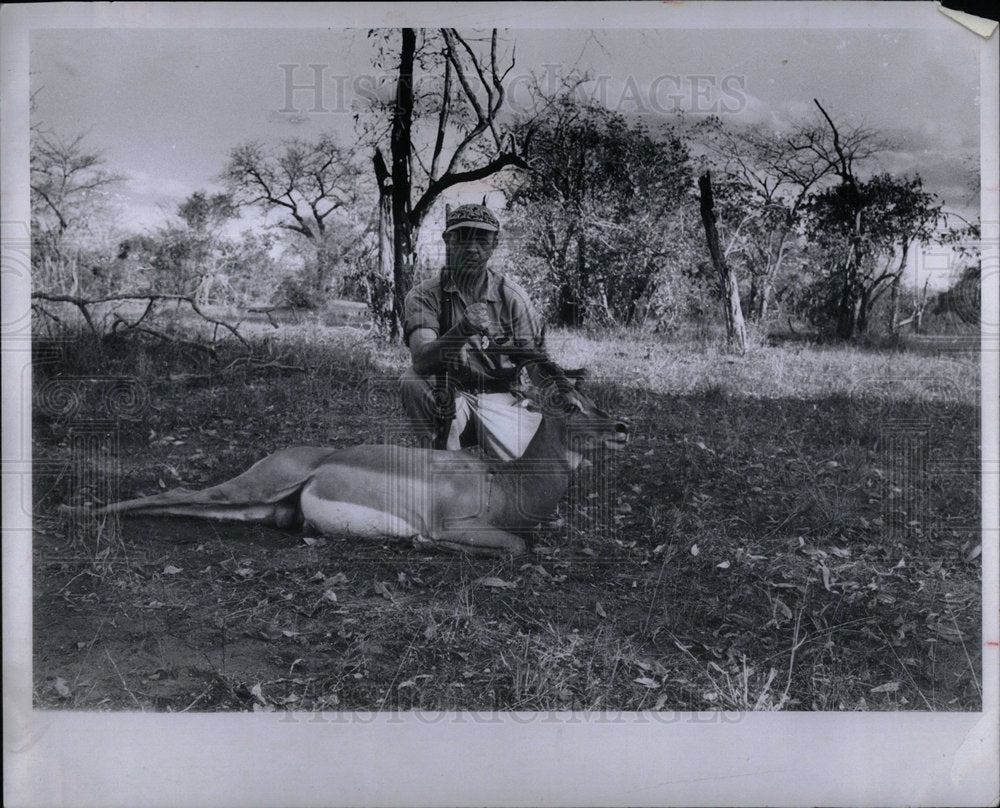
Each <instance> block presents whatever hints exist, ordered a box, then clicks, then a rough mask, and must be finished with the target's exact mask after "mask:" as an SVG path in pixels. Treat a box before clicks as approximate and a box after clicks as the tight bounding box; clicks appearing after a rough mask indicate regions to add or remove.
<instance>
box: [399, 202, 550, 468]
mask: <svg viewBox="0 0 1000 808" xmlns="http://www.w3.org/2000/svg"><path fill="white" fill-rule="evenodd" d="M499 232H500V223H499V221H498V220H497V218H496V217H495V216H494V215H493V213H492V212H491V211H490V210H489V208H487V207H486V206H485V205H462V206H461V207H458V208H455V209H454V210H449V211H448V213H447V215H446V221H445V230H444V243H445V267H444V269H442V270H441V272H440V273H439V274H438V275H437V276H436V277H434V278H432V279H431V280H428V281H425V282H424V283H421V284H419V285H418V286H415V287H414V288H413V289H412V290H410V293H409V294H408V295H407V297H406V304H405V319H404V326H403V328H404V332H403V333H404V337H405V340H406V344H407V346H408V347H409V349H410V357H411V359H412V360H413V366H412V367H411V368H410V369H409V370H408V371H407V372H406V373H405V374H404V375H403V377H402V379H401V380H400V392H401V395H402V399H403V408H404V410H405V411H406V415H407V417H408V418H409V421H410V424H411V425H412V427H413V429H414V431H416V433H417V434H418V435H419V436H420V438H421V440H422V441H423V442H425V443H429V444H431V445H432V446H433V447H434V448H436V449H460V448H461V447H462V446H463V445H469V444H471V443H478V444H479V445H480V446H481V447H482V448H483V449H484V450H485V451H486V452H488V453H490V454H492V455H494V456H495V457H497V458H499V459H500V460H504V461H509V460H514V459H516V458H518V457H520V456H521V454H522V453H523V452H524V450H525V448H527V445H528V443H529V442H530V440H531V438H532V436H533V435H534V433H535V430H536V429H537V428H538V423H539V420H540V416H539V415H538V413H535V412H532V411H529V410H528V409H526V408H524V407H522V406H519V404H518V401H517V400H516V399H515V397H514V396H513V395H511V393H510V391H509V389H508V388H509V383H508V382H505V381H494V380H492V379H491V377H492V376H496V375H501V374H502V372H503V371H504V370H509V369H510V368H512V367H513V365H512V363H511V361H510V359H508V358H507V357H504V356H502V355H499V354H496V353H488V352H487V351H486V349H487V348H488V347H489V345H490V343H491V342H496V343H503V344H504V345H510V346H516V347H533V348H541V347H542V332H541V329H540V325H539V322H538V318H537V316H536V315H535V312H534V309H533V308H532V306H531V302H530V300H529V299H528V295H527V293H526V292H525V291H524V289H522V288H521V287H520V286H519V285H518V284H516V283H514V282H513V281H512V280H510V279H509V278H506V277H504V276H503V275H501V274H500V273H497V272H494V271H493V270H492V269H489V268H488V266H487V264H488V262H489V259H490V257H491V256H492V255H493V251H494V249H495V248H496V244H497V239H498V237H499Z"/></svg>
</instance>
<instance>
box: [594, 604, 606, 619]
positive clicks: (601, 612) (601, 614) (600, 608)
mask: <svg viewBox="0 0 1000 808" xmlns="http://www.w3.org/2000/svg"><path fill="white" fill-rule="evenodd" d="M594 611H595V612H597V616H598V617H607V616H608V613H607V612H606V611H604V607H603V606H602V605H601V602H600V601H597V604H596V605H595V606H594Z"/></svg>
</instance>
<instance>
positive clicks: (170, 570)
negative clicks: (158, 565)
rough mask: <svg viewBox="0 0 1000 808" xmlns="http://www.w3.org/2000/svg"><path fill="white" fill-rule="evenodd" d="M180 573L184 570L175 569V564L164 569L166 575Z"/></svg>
mask: <svg viewBox="0 0 1000 808" xmlns="http://www.w3.org/2000/svg"><path fill="white" fill-rule="evenodd" d="M178 572H183V570H182V569H181V568H180V567H175V566H174V565H173V564H167V566H165V567H164V568H163V574H164V575H176V574H177V573H178Z"/></svg>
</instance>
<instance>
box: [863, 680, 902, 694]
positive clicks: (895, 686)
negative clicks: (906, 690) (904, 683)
mask: <svg viewBox="0 0 1000 808" xmlns="http://www.w3.org/2000/svg"><path fill="white" fill-rule="evenodd" d="M897 690H899V682H886V683H885V684H884V685H879V686H878V687H873V688H872V689H871V691H870V692H871V693H895V692H896V691H897Z"/></svg>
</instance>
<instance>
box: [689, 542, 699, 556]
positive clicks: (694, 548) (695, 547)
mask: <svg viewBox="0 0 1000 808" xmlns="http://www.w3.org/2000/svg"><path fill="white" fill-rule="evenodd" d="M700 552H701V550H700V549H699V548H698V545H697V544H692V545H691V555H693V556H696V555H698V553H700Z"/></svg>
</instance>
